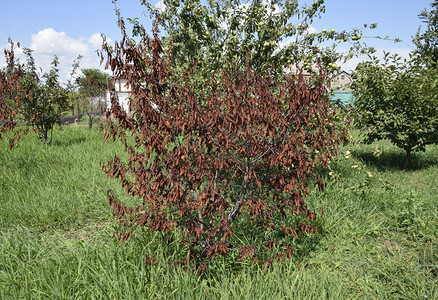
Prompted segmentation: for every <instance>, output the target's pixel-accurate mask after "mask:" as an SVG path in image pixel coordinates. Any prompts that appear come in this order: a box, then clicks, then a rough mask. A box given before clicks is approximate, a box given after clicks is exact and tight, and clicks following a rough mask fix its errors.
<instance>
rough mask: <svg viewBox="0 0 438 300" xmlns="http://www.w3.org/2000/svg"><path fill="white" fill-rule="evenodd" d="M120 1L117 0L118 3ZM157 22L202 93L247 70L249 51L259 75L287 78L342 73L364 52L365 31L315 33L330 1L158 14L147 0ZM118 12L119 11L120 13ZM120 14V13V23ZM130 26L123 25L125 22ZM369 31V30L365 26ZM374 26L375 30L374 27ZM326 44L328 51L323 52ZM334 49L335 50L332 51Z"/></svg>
mask: <svg viewBox="0 0 438 300" xmlns="http://www.w3.org/2000/svg"><path fill="white" fill-rule="evenodd" d="M113 2H116V0H113ZM141 2H142V4H143V5H145V6H147V8H148V10H149V11H150V13H151V16H152V17H154V16H155V14H159V23H160V25H161V26H162V27H163V28H164V30H165V34H164V35H165V38H164V39H165V42H164V45H165V47H166V48H171V52H172V57H173V60H174V67H173V70H172V75H173V76H176V77H177V78H179V77H181V76H182V74H184V73H185V72H187V70H189V69H191V68H192V67H193V66H194V65H195V64H196V73H197V74H196V76H194V77H193V81H192V84H194V85H195V87H196V88H197V89H198V90H200V89H203V88H205V83H206V82H207V80H208V79H209V78H210V76H211V75H212V74H215V75H218V74H219V75H220V72H218V71H219V70H220V69H221V68H223V67H224V66H227V65H228V64H232V65H234V66H240V67H241V68H242V70H244V69H245V65H246V62H247V54H248V50H250V60H251V63H252V66H253V68H254V70H256V71H257V72H264V71H267V70H270V73H271V74H272V75H274V76H276V77H278V76H283V75H284V73H285V72H284V70H285V68H286V67H291V66H295V65H296V64H298V63H299V64H300V66H302V67H304V68H305V69H306V70H307V71H311V72H314V70H316V69H317V68H316V66H317V65H318V63H320V62H321V63H322V64H323V66H324V67H327V68H328V69H329V71H335V70H337V69H338V68H337V66H336V65H335V62H337V61H343V60H345V59H348V58H350V57H351V56H352V55H353V52H356V51H361V50H360V49H362V51H363V50H364V44H363V43H361V41H360V40H361V36H362V29H363V28H361V29H353V30H351V31H346V30H342V31H336V30H335V29H329V30H323V31H322V32H319V33H314V32H312V30H311V25H312V23H313V21H314V20H315V19H316V18H319V17H321V15H322V14H323V13H324V12H325V7H324V0H317V1H315V2H313V3H312V4H311V5H305V6H303V7H300V6H299V4H298V1H297V0H286V1H284V0H272V1H261V0H255V1H251V2H249V1H230V0H209V1H207V2H206V3H203V2H201V1H199V0H164V4H165V8H164V9H161V10H159V9H157V8H156V7H154V5H152V4H150V3H148V2H147V1H144V0H143V1H141ZM116 11H117V10H116ZM120 20H121V18H120V12H119V21H120ZM128 20H129V21H130V23H131V25H132V33H133V37H132V39H131V42H132V43H135V42H136V38H138V37H141V36H144V28H143V27H142V26H141V25H140V23H139V20H138V19H135V18H130V19H128ZM120 24H121V25H123V26H124V23H123V22H120ZM365 26H366V25H365ZM375 26H376V24H372V25H371V26H370V28H374V27H375ZM343 42H349V43H351V51H350V52H349V53H347V54H341V53H339V52H338V51H336V46H337V45H338V44H339V43H343ZM322 43H326V45H327V46H326V47H321V46H320V45H321V44H322ZM330 45H331V46H330Z"/></svg>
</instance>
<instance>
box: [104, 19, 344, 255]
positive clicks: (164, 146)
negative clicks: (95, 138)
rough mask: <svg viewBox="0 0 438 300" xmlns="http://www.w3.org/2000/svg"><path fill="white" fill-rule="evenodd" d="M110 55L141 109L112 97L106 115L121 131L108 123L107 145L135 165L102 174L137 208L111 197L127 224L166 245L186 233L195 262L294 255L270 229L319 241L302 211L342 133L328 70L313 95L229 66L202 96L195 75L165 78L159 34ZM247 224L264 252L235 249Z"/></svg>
mask: <svg viewBox="0 0 438 300" xmlns="http://www.w3.org/2000/svg"><path fill="white" fill-rule="evenodd" d="M122 28H124V27H123V20H122ZM123 34H125V32H124V31H123ZM113 49H114V50H113ZM104 51H105V56H106V59H107V65H108V66H110V67H111V69H112V70H113V71H114V73H115V78H116V79H117V78H126V79H128V84H129V85H130V87H131V90H132V96H133V100H132V105H133V106H134V110H135V113H134V115H133V116H129V115H128V114H126V113H125V112H124V111H123V109H122V108H121V107H120V105H119V104H118V102H117V99H116V98H113V99H112V108H111V111H109V112H108V113H107V116H108V117H110V116H111V115H112V116H113V117H114V118H115V119H116V121H117V122H112V121H111V119H110V121H109V123H108V124H107V130H106V131H105V138H106V139H109V138H113V139H116V138H120V139H121V140H122V141H123V142H124V144H125V149H126V151H127V152H128V153H129V159H128V162H127V163H124V162H123V161H122V160H121V159H120V158H119V157H118V156H116V157H115V158H114V160H112V161H110V162H108V164H107V165H105V166H104V170H105V172H106V173H107V174H108V176H110V177H114V178H117V179H119V180H120V182H121V184H122V185H123V186H124V187H125V188H126V192H127V193H128V194H129V195H132V196H136V197H139V198H140V199H141V203H139V205H138V206H134V207H130V206H128V205H127V204H126V203H123V202H121V201H120V200H118V199H117V198H116V196H115V195H114V194H113V193H111V192H109V194H108V196H109V199H110V204H111V205H112V206H113V209H114V214H115V216H116V217H117V218H118V219H119V220H120V222H121V224H124V225H126V226H128V227H129V226H131V225H132V226H146V227H147V228H149V229H150V230H151V231H159V232H163V234H164V235H165V236H172V234H173V230H181V231H182V232H183V233H184V238H183V241H182V244H183V245H184V246H185V247H186V248H185V249H186V250H187V255H184V257H186V258H187V259H189V258H190V257H192V258H193V257H196V258H197V259H202V258H203V257H204V258H214V257H215V256H217V255H221V254H225V253H227V252H228V251H231V250H233V249H236V250H238V251H239V256H240V257H241V258H242V259H243V258H245V257H251V258H253V259H257V258H258V257H260V256H259V255H260V253H261V252H259V251H258V250H261V251H262V252H263V251H266V250H272V249H273V247H278V248H280V249H283V253H280V254H278V255H277V257H279V258H282V257H283V258H284V257H285V256H287V257H290V255H291V253H292V247H291V244H290V241H289V242H288V241H287V240H286V242H284V241H282V240H281V239H279V238H278V237H277V236H275V235H270V234H266V232H268V231H269V230H270V229H271V230H280V231H282V232H283V234H284V235H287V236H295V235H298V234H299V233H307V232H315V227H314V226H313V225H312V220H314V219H315V216H316V215H315V213H313V212H311V211H310V210H309V209H308V208H307V206H306V205H305V203H304V199H305V197H306V195H307V194H308V184H309V180H310V178H315V180H316V183H317V184H318V186H319V187H320V188H323V181H322V178H321V177H320V176H319V175H317V173H316V168H317V167H319V166H322V167H327V164H328V161H329V159H330V158H332V157H333V156H335V155H336V152H337V147H338V144H339V141H340V137H341V135H342V134H343V133H342V132H340V131H339V130H338V128H337V127H336V125H334V122H332V118H333V113H332V112H331V110H330V109H329V103H328V100H327V96H326V86H325V85H324V84H323V82H324V72H322V73H321V75H320V76H321V77H320V79H319V80H318V82H317V83H316V84H315V85H313V86H309V85H308V84H307V82H306V81H305V80H304V79H303V77H302V76H289V77H287V78H286V79H285V80H283V81H281V80H278V79H276V78H275V77H273V76H271V75H270V73H269V72H258V71H255V70H253V69H252V64H251V60H250V59H249V58H248V61H247V62H246V63H245V69H243V70H242V69H241V68H236V67H235V66H232V65H231V66H229V67H225V68H223V70H222V72H221V74H220V78H221V81H219V82H218V81H217V79H216V76H215V75H212V76H211V77H210V79H209V81H208V84H207V86H208V88H206V89H204V92H202V93H201V94H200V93H196V91H195V90H194V89H193V87H192V86H191V84H190V82H191V80H190V76H192V74H194V73H195V72H196V69H193V70H192V72H189V73H187V74H185V75H184V77H183V78H181V79H174V77H170V76H169V75H170V74H169V71H170V64H171V62H172V55H171V51H170V50H169V51H168V52H165V51H164V50H163V49H162V44H161V41H160V40H159V38H158V34H157V29H156V28H155V32H154V38H153V39H149V37H147V36H143V37H142V39H141V41H139V42H138V43H137V44H136V45H134V44H133V43H131V42H130V41H129V40H128V39H125V38H124V39H123V42H122V43H121V44H116V45H115V47H114V48H111V47H110V46H108V45H105V46H104ZM249 56H250V54H249ZM103 57H104V56H103ZM103 57H102V58H103ZM128 132H129V134H130V135H132V137H133V139H128V138H127V134H128ZM130 141H131V142H130ZM293 216H298V217H297V218H293ZM242 227H248V228H257V230H261V232H262V233H263V234H261V235H262V236H264V241H263V242H264V246H263V249H260V248H259V249H258V250H256V247H257V246H260V245H255V244H251V243H248V244H245V243H244V242H242V241H241V240H239V238H240V236H239V235H238V233H237V232H238V231H239V228H242ZM265 230H266V231H265ZM130 235H131V231H129V229H127V231H126V232H121V233H119V234H118V237H119V238H120V239H126V238H128V237H129V236H130ZM279 251H280V250H279ZM270 261H271V260H269V259H268V260H267V262H268V263H269V262H270Z"/></svg>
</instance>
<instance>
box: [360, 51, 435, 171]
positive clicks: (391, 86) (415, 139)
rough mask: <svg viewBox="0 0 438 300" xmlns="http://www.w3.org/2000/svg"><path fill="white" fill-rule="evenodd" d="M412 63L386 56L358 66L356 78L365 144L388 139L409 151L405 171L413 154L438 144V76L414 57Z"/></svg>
mask: <svg viewBox="0 0 438 300" xmlns="http://www.w3.org/2000/svg"><path fill="white" fill-rule="evenodd" d="M411 58H412V59H411V60H409V61H406V60H405V61H401V59H400V57H399V56H397V55H396V54H395V55H392V56H390V54H389V53H385V56H384V60H383V62H380V61H379V60H378V59H377V58H376V57H371V60H370V61H368V62H364V63H361V64H359V65H358V67H357V70H356V72H355V73H354V74H353V77H354V79H355V80H354V83H353V85H352V89H353V94H354V96H355V97H356V100H355V101H354V106H355V109H356V113H357V119H356V122H357V123H358V125H359V126H362V127H363V128H364V129H365V141H366V142H368V143H371V142H373V141H375V140H381V139H389V140H390V141H391V142H392V143H393V144H395V145H396V146H398V147H400V148H402V149H403V150H405V151H406V159H405V162H404V165H403V168H404V169H406V168H408V167H409V165H410V161H411V153H412V152H413V151H424V150H425V147H426V145H428V144H436V143H437V142H438V72H437V70H436V69H433V68H427V67H425V66H424V65H422V64H421V63H420V61H419V60H418V59H417V58H415V57H414V56H412V57H411Z"/></svg>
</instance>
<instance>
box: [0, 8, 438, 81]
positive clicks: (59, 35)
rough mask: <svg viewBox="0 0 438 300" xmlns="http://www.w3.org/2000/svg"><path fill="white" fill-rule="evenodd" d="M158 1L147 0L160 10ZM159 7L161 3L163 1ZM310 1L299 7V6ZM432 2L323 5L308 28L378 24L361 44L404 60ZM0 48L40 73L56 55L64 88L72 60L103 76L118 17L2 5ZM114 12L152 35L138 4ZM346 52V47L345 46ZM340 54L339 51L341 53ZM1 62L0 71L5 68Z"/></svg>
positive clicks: (98, 11)
mask: <svg viewBox="0 0 438 300" xmlns="http://www.w3.org/2000/svg"><path fill="white" fill-rule="evenodd" d="M158 1H159V0H151V3H152V4H155V5H159V2H158ZM161 1H162V0H161ZM311 2H312V1H311V0H304V1H303V0H302V1H299V3H300V4H304V3H308V4H310V3H311ZM430 2H431V0H326V1H325V7H326V12H325V14H323V15H322V18H321V19H317V20H316V21H315V22H314V23H313V24H312V25H311V26H312V30H314V31H315V32H319V31H322V30H323V29H327V30H331V29H335V30H337V31H338V30H339V31H342V30H350V29H353V28H362V27H363V24H371V23H377V28H376V29H374V30H367V31H365V32H364V34H363V37H364V39H363V41H365V42H366V43H367V44H368V46H373V47H375V48H376V49H377V50H378V51H379V53H380V54H381V53H382V52H383V51H390V52H395V53H399V54H400V55H401V56H402V57H408V53H409V52H410V51H412V50H413V49H414V45H413V43H412V36H414V35H415V34H416V32H417V30H418V27H419V26H420V25H421V24H423V27H424V26H425V25H424V23H422V22H421V20H420V19H419V18H418V14H420V12H421V11H422V10H423V9H425V8H427V9H428V10H430V8H431V7H430V5H429V3H430ZM0 7H1V12H0V16H1V17H0V48H5V47H8V46H7V45H8V38H11V39H12V40H13V41H14V42H20V43H21V46H22V47H26V48H31V49H32V50H34V52H33V55H34V58H35V61H36V64H37V66H40V67H41V68H42V70H43V72H46V71H48V70H49V69H50V62H51V61H52V59H53V56H54V55H55V54H56V55H57V56H58V57H59V61H60V79H61V80H62V81H64V82H67V81H68V79H69V72H70V70H71V66H72V63H73V60H74V59H75V58H76V57H77V56H78V55H79V54H81V55H82V56H83V59H82V60H81V64H80V68H98V69H101V70H104V68H103V66H101V65H100V64H99V63H100V59H99V57H98V56H97V53H96V50H98V49H100V46H101V42H102V38H101V35H102V34H103V35H105V36H106V37H107V39H109V40H110V41H112V42H114V41H118V40H120V39H121V34H120V29H119V28H118V27H117V17H116V15H115V12H114V8H115V7H114V4H113V3H112V1H111V0H74V1H71V0H70V1H66V0H39V1H35V0H9V1H8V0H1V4H0ZM117 7H118V8H119V9H120V12H121V15H122V16H123V17H124V18H125V19H126V18H132V17H137V18H139V20H140V22H141V23H142V24H143V25H144V26H145V27H146V29H150V27H151V20H150V18H149V13H148V12H145V11H146V8H145V7H144V6H142V5H141V1H140V0H118V1H117ZM379 35H380V36H390V37H394V38H395V37H397V38H400V39H401V40H402V41H403V42H401V43H396V44H395V43H393V42H391V41H382V40H377V39H375V38H367V37H372V36H379ZM344 47H348V45H346V46H344ZM341 50H342V48H341ZM361 59H362V58H355V59H353V60H352V61H350V62H348V63H346V64H345V65H342V66H341V67H342V69H344V70H346V71H350V70H353V69H354V68H355V66H356V64H357V63H358V62H359V61H360V60H361ZM4 63H5V60H4V56H0V66H4Z"/></svg>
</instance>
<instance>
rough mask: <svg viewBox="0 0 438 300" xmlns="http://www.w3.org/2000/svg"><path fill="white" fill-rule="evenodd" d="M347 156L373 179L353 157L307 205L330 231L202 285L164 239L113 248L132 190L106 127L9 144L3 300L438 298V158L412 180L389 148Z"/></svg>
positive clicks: (418, 164)
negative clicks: (112, 204) (126, 194)
mask: <svg viewBox="0 0 438 300" xmlns="http://www.w3.org/2000/svg"><path fill="white" fill-rule="evenodd" d="M347 150H348V151H350V152H351V154H352V157H354V158H356V159H357V160H358V162H361V163H364V164H365V166H366V170H362V171H358V170H357V169H355V168H354V167H353V168H352V166H354V165H355V163H354V162H353V161H352V159H351V158H350V159H345V158H343V155H341V156H340V158H339V159H338V160H337V161H335V162H334V163H333V164H332V166H333V167H332V168H333V170H332V172H333V173H332V174H336V175H335V176H329V174H328V172H327V174H326V177H327V180H328V182H329V183H328V186H327V189H326V191H325V192H318V191H317V190H312V192H311V195H310V197H309V198H308V199H307V203H308V205H309V206H310V207H311V208H313V209H314V210H316V211H320V209H321V208H322V207H324V210H325V214H324V217H323V218H320V219H319V229H320V230H319V231H320V232H319V233H318V235H315V236H306V237H301V238H300V239H299V240H298V241H297V242H296V249H295V255H294V257H293V259H292V260H291V261H287V262H286V263H284V264H280V263H275V264H274V265H273V266H272V267H271V268H269V269H266V268H263V267H262V266H260V265H256V264H252V263H249V262H243V263H234V264H230V263H229V262H228V261H227V259H226V258H224V259H217V260H215V261H214V263H213V265H212V267H211V268H210V269H209V270H207V272H205V273H204V274H203V275H202V276H201V277H198V276H194V275H192V274H191V273H190V272H186V271H185V270H184V269H181V268H171V267H170V266H171V264H172V262H173V261H174V259H175V257H177V255H178V253H176V252H175V251H176V250H175V248H171V247H169V246H168V245H164V244H162V243H160V241H159V239H158V237H157V236H155V235H150V234H146V233H145V234H137V235H136V236H135V237H134V238H132V239H130V240H128V241H127V242H125V243H119V242H117V241H115V240H114V239H113V238H112V235H113V225H112V221H111V209H110V208H109V206H108V203H107V199H106V191H107V190H108V189H109V188H112V189H116V192H117V193H119V194H120V195H122V194H123V191H122V190H121V189H120V188H118V184H117V183H116V182H115V181H113V180H110V179H107V178H105V176H104V175H103V173H102V171H101V169H100V162H101V161H106V160H108V159H110V158H111V157H113V156H114V155H115V154H116V153H122V147H121V145H119V144H114V143H105V142H103V141H102V139H101V135H100V133H99V131H98V130H97V128H95V129H93V130H91V131H89V130H88V129H87V128H86V127H78V126H70V127H65V128H64V130H62V131H56V132H55V133H54V141H53V143H52V145H50V146H45V145H42V144H40V143H39V142H38V141H37V140H36V138H35V137H34V136H33V135H28V136H26V137H24V138H23V140H22V141H21V142H20V146H19V148H17V149H13V150H9V149H8V148H7V143H6V142H0V204H1V210H0V299H22V298H23V299H26V298H27V299H36V298H47V299H53V298H56V299H58V298H60V299H73V298H74V299H92V298H109V299H147V298H160V299H161V298H170V299H173V298H176V299H181V298H187V299H215V298H222V299H356V298H357V299H438V277H437V276H438V210H437V208H438V148H437V147H436V146H434V147H429V148H428V149H427V151H426V152H425V153H419V154H416V155H414V162H415V163H414V165H413V168H412V170H410V171H401V170H400V166H401V165H402V162H403V153H402V152H401V151H399V150H398V149H397V148H395V147H393V146H391V145H390V144H388V143H386V142H380V143H377V144H373V145H369V146H367V145H357V144H356V145H354V144H352V145H350V146H346V147H344V148H343V151H347ZM367 172H370V174H371V176H372V177H369V174H368V173H367ZM338 176H339V177H338ZM381 181H386V182H387V183H388V184H389V186H390V187H391V190H387V189H385V188H382V187H381ZM145 253H148V254H150V255H154V256H157V257H158V258H159V260H158V264H157V265H156V266H155V267H150V266H145V265H144V264H143V259H144V254H145ZM160 258H161V259H160Z"/></svg>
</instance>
